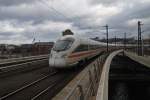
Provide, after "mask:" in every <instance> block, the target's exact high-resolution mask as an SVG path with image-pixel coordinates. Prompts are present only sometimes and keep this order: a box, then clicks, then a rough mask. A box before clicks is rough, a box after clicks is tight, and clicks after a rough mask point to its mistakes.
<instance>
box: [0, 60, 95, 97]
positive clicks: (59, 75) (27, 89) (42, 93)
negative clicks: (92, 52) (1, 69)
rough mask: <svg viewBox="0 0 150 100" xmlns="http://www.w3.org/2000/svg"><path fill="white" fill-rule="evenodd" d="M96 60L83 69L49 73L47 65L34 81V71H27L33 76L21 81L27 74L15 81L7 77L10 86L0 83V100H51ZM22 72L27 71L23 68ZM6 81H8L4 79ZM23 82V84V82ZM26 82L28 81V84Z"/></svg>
mask: <svg viewBox="0 0 150 100" xmlns="http://www.w3.org/2000/svg"><path fill="white" fill-rule="evenodd" d="M94 59H95V58H93V59H91V60H90V61H89V62H88V63H84V64H81V65H80V67H81V68H76V69H69V70H61V71H55V72H49V71H48V70H49V68H48V65H47V66H45V68H46V70H45V72H42V73H41V72H40V71H41V70H40V69H36V70H39V71H38V73H40V74H41V75H40V76H38V78H37V77H35V75H36V73H34V74H33V75H34V77H35V78H34V79H32V77H33V76H32V73H33V71H34V70H30V71H27V72H30V74H31V75H30V76H29V75H26V76H25V75H24V77H22V78H20V79H18V76H21V75H22V74H26V72H21V73H18V74H16V75H14V76H16V77H15V78H13V79H11V77H10V78H9V77H6V78H7V81H6V82H7V83H8V85H5V82H3V85H2V84H1V83H0V87H1V88H2V91H1V90H0V100H49V99H51V98H52V97H53V96H55V95H56V94H57V93H58V92H59V91H60V90H61V89H62V88H63V87H64V86H65V85H66V84H67V83H68V82H69V81H70V80H71V79H72V78H73V77H74V76H75V75H77V73H79V72H80V71H81V70H82V69H83V68H84V67H85V66H87V65H88V64H89V63H91V62H92V61H93V60H94ZM32 62H33V61H32ZM38 62H39V61H38ZM17 65H18V64H17ZM20 66H21V65H20ZM12 68H14V67H12ZM40 68H41V67H40ZM42 68H43V67H42ZM22 70H25V69H24V68H22ZM28 77H30V80H28ZM0 80H2V81H3V78H0ZM4 80H6V79H5V78H4ZM12 80H15V82H14V83H13V82H12ZM22 80H23V82H21V81H22ZM26 80H28V81H27V82H26ZM9 82H12V84H9ZM7 83H6V84H7ZM24 83H26V84H24ZM17 84H19V85H17ZM11 85H12V86H11ZM15 85H17V86H15ZM3 86H5V87H4V88H6V90H5V89H4V88H3ZM7 86H8V88H7ZM7 90H8V91H7ZM2 92H3V93H2Z"/></svg>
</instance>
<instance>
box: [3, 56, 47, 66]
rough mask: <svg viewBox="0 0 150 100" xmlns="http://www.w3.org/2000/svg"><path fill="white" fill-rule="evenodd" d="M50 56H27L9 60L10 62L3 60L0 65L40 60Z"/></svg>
mask: <svg viewBox="0 0 150 100" xmlns="http://www.w3.org/2000/svg"><path fill="white" fill-rule="evenodd" d="M46 58H48V57H47V56H42V57H39V56H37V57H33V58H28V59H27V58H26V59H19V60H13V61H10V62H9V61H8V62H1V63H0V66H8V65H13V64H18V63H24V62H30V61H35V60H40V59H46Z"/></svg>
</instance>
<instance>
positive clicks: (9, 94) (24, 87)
mask: <svg viewBox="0 0 150 100" xmlns="http://www.w3.org/2000/svg"><path fill="white" fill-rule="evenodd" d="M56 73H57V71H56V72H53V73H51V74H50V75H46V76H44V77H42V78H40V79H37V80H35V81H34V82H32V83H30V84H27V85H25V86H23V87H21V88H18V89H17V90H15V91H13V92H11V93H8V94H7V95H5V96H2V97H0V100H4V99H6V98H9V97H10V96H12V95H15V94H16V93H18V92H21V91H23V90H24V89H26V88H29V87H31V86H33V85H35V84H37V83H38V82H40V81H42V80H44V79H47V78H48V77H50V76H53V75H55V74H56Z"/></svg>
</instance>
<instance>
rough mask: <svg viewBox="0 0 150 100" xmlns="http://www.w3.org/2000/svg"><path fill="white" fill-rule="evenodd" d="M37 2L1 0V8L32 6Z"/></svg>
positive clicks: (31, 0) (29, 0) (32, 0)
mask: <svg viewBox="0 0 150 100" xmlns="http://www.w3.org/2000/svg"><path fill="white" fill-rule="evenodd" d="M35 1H37V0H11V1H10V0H0V6H10V5H19V4H31V3H33V2H35Z"/></svg>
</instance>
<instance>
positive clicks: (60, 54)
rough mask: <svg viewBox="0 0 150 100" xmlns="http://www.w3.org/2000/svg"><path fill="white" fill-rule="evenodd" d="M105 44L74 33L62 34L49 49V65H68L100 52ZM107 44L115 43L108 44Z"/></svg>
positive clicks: (64, 66)
mask: <svg viewBox="0 0 150 100" xmlns="http://www.w3.org/2000/svg"><path fill="white" fill-rule="evenodd" d="M106 46H107V44H106V43H102V42H97V41H94V40H91V39H85V38H81V37H78V36H74V35H66V36H63V37H61V38H60V39H58V40H57V41H56V43H55V44H54V46H53V48H52V50H51V53H50V57H49V66H50V67H54V68H66V67H70V66H71V65H74V64H77V63H79V62H80V61H84V60H86V59H89V58H91V57H93V56H95V55H97V54H99V53H101V52H102V51H103V50H104V49H106ZM109 46H115V45H114V44H109Z"/></svg>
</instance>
